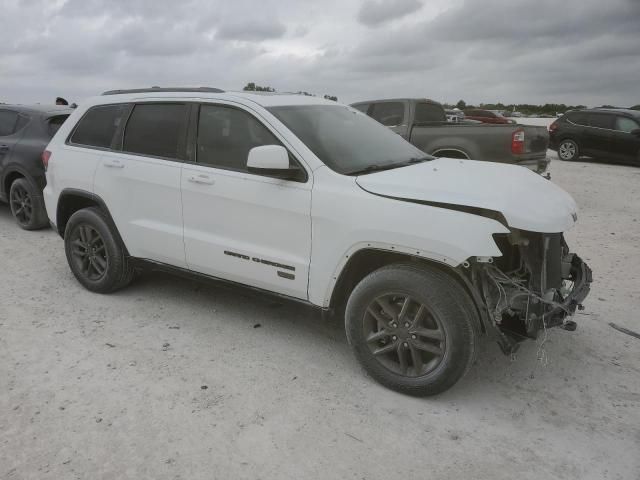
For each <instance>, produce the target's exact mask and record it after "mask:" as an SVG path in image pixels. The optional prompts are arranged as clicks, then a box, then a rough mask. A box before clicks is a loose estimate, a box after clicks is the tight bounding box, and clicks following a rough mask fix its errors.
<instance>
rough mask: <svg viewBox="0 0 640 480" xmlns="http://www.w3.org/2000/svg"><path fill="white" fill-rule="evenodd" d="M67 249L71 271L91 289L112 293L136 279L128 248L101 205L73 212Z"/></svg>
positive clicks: (68, 231)
mask: <svg viewBox="0 0 640 480" xmlns="http://www.w3.org/2000/svg"><path fill="white" fill-rule="evenodd" d="M64 249H65V253H66V255H67V262H68V263H69V267H70V268H71V271H72V272H73V274H74V275H75V277H76V279H77V280H78V281H79V282H80V283H81V284H82V285H83V286H84V287H85V288H86V289H87V290H91V291H92V292H97V293H110V292H113V291H115V290H118V289H120V288H123V287H125V286H126V285H128V284H129V283H130V282H131V280H132V279H133V276H134V270H133V268H132V266H131V264H130V262H129V261H128V259H127V256H126V254H125V248H124V246H123V245H122V243H121V241H120V240H119V237H118V236H117V234H116V233H115V232H114V231H112V227H111V226H110V221H109V219H108V218H107V216H106V215H105V214H104V212H103V211H102V210H100V209H99V208H94V207H92V208H84V209H82V210H78V211H77V212H76V213H74V214H73V215H71V218H70V219H69V221H68V222H67V226H66V228H65V232H64Z"/></svg>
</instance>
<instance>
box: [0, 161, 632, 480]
mask: <svg viewBox="0 0 640 480" xmlns="http://www.w3.org/2000/svg"><path fill="white" fill-rule="evenodd" d="M552 175H553V181H555V182H557V183H558V184H560V185H561V186H563V187H564V188H566V189H567V190H569V191H570V192H571V193H572V194H573V195H574V196H575V198H576V200H577V202H578V204H579V205H580V209H581V212H580V218H579V222H578V225H577V227H576V228H575V229H574V230H573V231H571V232H570V233H569V234H568V236H567V237H568V242H569V244H570V245H571V246H572V247H573V248H574V249H575V250H576V251H577V252H579V253H580V254H581V255H582V256H583V257H584V258H585V259H586V260H587V261H588V262H589V263H590V264H591V266H592V268H593V270H594V274H595V283H594V285H593V290H592V292H591V295H590V297H589V298H588V299H587V301H586V310H585V311H584V312H583V313H582V314H579V315H577V316H576V320H577V322H578V324H579V326H578V330H577V331H576V332H573V333H570V332H565V331H562V330H557V329H556V330H552V331H550V332H549V334H548V339H547V341H546V342H545V344H544V345H543V348H544V351H545V352H546V358H547V363H546V364H543V363H542V362H538V361H537V360H536V358H537V356H538V348H539V346H540V344H539V343H538V344H536V343H535V342H529V343H527V344H525V345H523V347H522V348H521V349H520V351H519V352H518V355H517V358H515V359H510V358H508V357H505V356H503V355H502V354H501V353H500V351H499V349H498V347H497V346H496V345H493V344H491V343H488V342H487V341H483V342H482V344H481V348H480V354H479V357H478V360H477V362H476V364H475V365H474V367H473V368H472V369H471V371H470V372H469V374H468V376H467V377H465V378H464V379H463V380H462V381H461V382H459V383H458V384H457V385H456V386H455V387H454V388H453V389H451V390H450V391H448V392H446V393H444V394H442V395H440V396H438V397H435V398H427V399H415V398H409V397H405V396H402V395H399V394H396V393H394V392H391V391H389V390H386V389H384V388H382V387H380V386H378V385H377V384H375V383H374V382H373V381H372V380H371V379H369V378H367V377H366V376H365V375H364V374H363V372H362V371H361V370H360V368H359V367H358V365H357V364H356V362H355V360H354V359H353V358H352V355H351V352H350V350H349V347H348V345H347V343H346V341H345V337H344V334H343V329H342V325H341V322H340V321H339V320H338V319H334V320H330V321H323V320H322V319H321V318H320V316H319V315H318V314H317V313H316V312H315V311H313V310H310V309H307V308H305V307H303V306H300V305H296V304H281V303H279V302H277V301H274V300H273V299H270V298H268V297H263V296H258V295H256V294H254V293H249V292H247V291H242V290H238V289H231V288H229V287H221V286H215V285H207V284H200V283H196V282H193V281H187V280H184V279H181V278H177V277H170V276H167V275H159V274H154V275H146V276H143V277H142V278H140V279H139V280H138V281H136V282H135V283H134V284H133V285H132V286H131V287H130V288H128V289H126V290H124V291H121V292H118V293H116V294H113V295H109V296H101V295H96V294H92V293H89V292H88V291H85V290H83V289H82V288H81V287H80V285H79V284H78V283H77V282H76V281H75V280H74V278H73V277H72V275H71V273H70V272H69V269H68V267H67V264H66V260H65V257H64V253H63V246H62V241H61V240H60V238H59V237H57V236H56V234H54V232H53V231H51V230H44V231H41V232H24V231H22V230H20V229H18V228H17V227H16V226H14V225H13V223H12V219H11V217H10V214H9V210H8V208H7V207H6V206H4V205H3V206H0V260H1V262H2V266H3V268H2V269H1V270H0V478H3V479H11V480H14V479H32V478H33V479H56V480H58V479H72V478H78V479H88V478H99V479H128V478H131V479H136V480H137V479H147V478H148V479H154V480H155V479H185V480H186V479H189V480H192V479H213V478H220V479H228V478H233V479H243V478H247V479H257V478H262V479H269V478H277V479H287V478H292V479H300V478H323V479H329V478H336V479H347V478H352V479H377V478H380V479H388V478H401V477H403V478H429V479H458V478H460V479H462V478H473V479H492V480H493V479H514V478H518V479H522V480H525V479H540V478H553V479H555V478H560V479H636V480H637V479H638V478H640V454H639V452H640V340H638V339H636V338H633V337H631V336H628V335H625V334H623V333H620V332H618V331H616V330H614V329H612V328H611V327H610V326H609V325H608V323H609V322H616V323H618V324H620V325H623V326H625V327H627V328H630V329H633V330H636V331H640V319H639V317H638V308H639V307H640V273H638V270H639V267H640V241H639V239H640V169H638V168H631V167H625V166H616V165H605V164H597V163H590V162H579V163H572V164H566V163H560V162H558V161H556V162H554V163H553V165H552Z"/></svg>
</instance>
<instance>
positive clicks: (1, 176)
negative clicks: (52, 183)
mask: <svg viewBox="0 0 640 480" xmlns="http://www.w3.org/2000/svg"><path fill="white" fill-rule="evenodd" d="M71 111H72V110H71V109H70V108H68V107H53V106H40V105H35V106H24V105H4V104H3V105H0V200H2V201H5V202H8V203H9V205H10V208H11V213H12V214H13V216H14V218H15V219H16V222H17V223H18V225H19V226H20V227H22V228H24V229H25V230H35V229H38V228H42V227H45V226H47V225H48V224H49V220H48V219H47V214H46V212H45V210H44V201H43V200H42V189H43V188H44V185H45V175H44V168H43V166H42V160H41V157H42V152H43V151H44V148H45V147H46V146H47V143H49V140H50V139H51V137H52V136H53V134H54V133H55V132H56V131H57V130H58V128H60V125H62V123H63V122H64V121H65V119H66V118H67V117H68V116H69V114H70V112H71Z"/></svg>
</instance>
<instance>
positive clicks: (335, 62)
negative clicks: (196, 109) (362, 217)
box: [0, 0, 640, 106]
mask: <svg viewBox="0 0 640 480" xmlns="http://www.w3.org/2000/svg"><path fill="white" fill-rule="evenodd" d="M0 12H2V24H1V26H0V101H4V102H21V103H28V102H41V103H46V102H50V101H52V100H53V98H55V96H57V95H62V96H64V97H67V98H68V99H69V100H72V101H81V100H82V98H84V97H87V96H91V95H94V94H97V93H100V92H102V91H104V90H108V89H113V88H127V87H140V86H150V85H162V86H175V85H190V86H200V85H209V86H217V87H221V88H224V89H228V90H239V89H241V88H242V86H243V85H245V84H246V83H247V82H250V81H253V82H256V83H258V84H261V85H270V86H272V87H274V88H276V89H277V90H278V91H298V90H305V91H309V92H313V93H316V94H320V95H322V94H325V93H329V94H333V95H337V96H338V97H339V98H340V100H341V101H343V102H353V101H357V100H364V99H367V98H384V97H394V96H405V97H406V96H419V97H429V98H433V99H435V100H439V101H448V102H455V101H457V100H459V99H461V98H463V99H464V100H466V101H467V102H468V103H480V102H494V101H502V102H505V103H512V102H517V103H524V102H527V103H546V102H561V103H568V104H579V103H581V104H586V105H589V106H597V105H601V104H604V103H608V104H615V105H633V104H638V103H640V0H563V1H557V0H466V1H465V0H312V1H307V0H279V1H276V0H255V1H253V0H0Z"/></svg>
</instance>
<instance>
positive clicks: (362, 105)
mask: <svg viewBox="0 0 640 480" xmlns="http://www.w3.org/2000/svg"><path fill="white" fill-rule="evenodd" d="M369 105H371V104H370V103H360V104H358V105H354V106H353V108H355V109H356V110H360V111H361V112H362V113H367V110H369Z"/></svg>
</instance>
